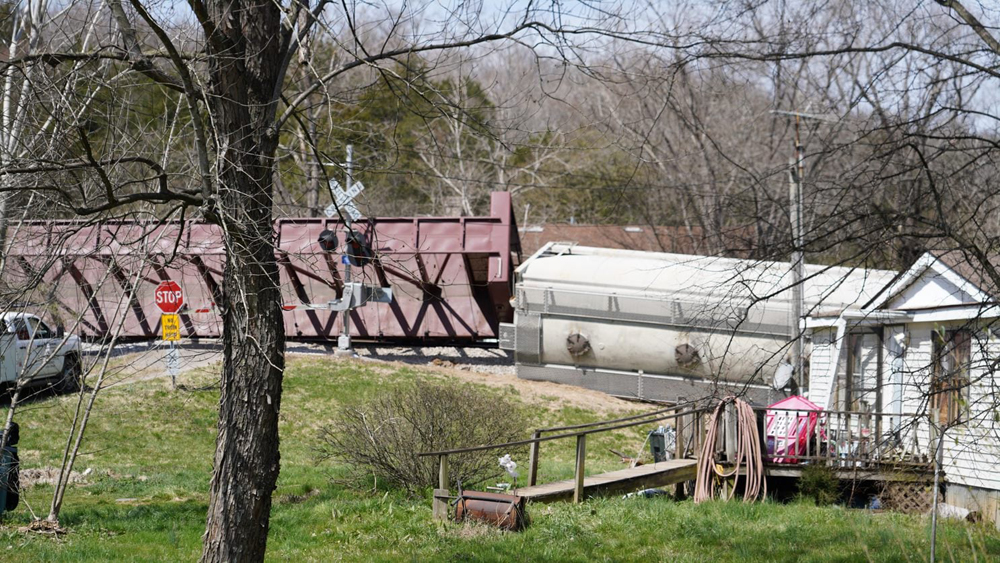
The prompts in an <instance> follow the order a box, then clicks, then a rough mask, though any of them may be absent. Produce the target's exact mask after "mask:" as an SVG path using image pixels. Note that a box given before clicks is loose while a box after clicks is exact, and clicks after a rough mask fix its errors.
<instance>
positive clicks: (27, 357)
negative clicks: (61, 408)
mask: <svg viewBox="0 0 1000 563" xmlns="http://www.w3.org/2000/svg"><path fill="white" fill-rule="evenodd" d="M80 359H81V355H80V339H79V337H77V336H74V335H69V336H64V335H63V333H62V330H61V329H60V330H53V329H51V328H49V326H48V325H46V324H45V323H44V322H42V319H40V318H38V317H37V316H35V315H32V314H28V313H3V314H0V386H3V387H8V386H12V385H14V384H15V383H16V382H17V380H18V379H19V378H21V379H24V378H27V379H28V382H29V383H31V384H36V383H43V384H46V385H52V386H53V387H55V388H56V389H57V390H59V391H65V392H70V391H76V390H78V389H79V388H80V376H81V374H82V370H81V363H80Z"/></svg>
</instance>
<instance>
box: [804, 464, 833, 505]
mask: <svg viewBox="0 0 1000 563" xmlns="http://www.w3.org/2000/svg"><path fill="white" fill-rule="evenodd" d="M799 494H800V495H802V496H803V497H805V498H811V499H813V500H814V501H816V506H822V505H826V504H833V503H835V502H837V499H839V498H840V481H839V480H838V479H837V476H836V475H834V473H833V470H832V469H830V468H829V467H827V466H825V465H807V466H806V467H805V469H803V470H802V477H800V478H799Z"/></svg>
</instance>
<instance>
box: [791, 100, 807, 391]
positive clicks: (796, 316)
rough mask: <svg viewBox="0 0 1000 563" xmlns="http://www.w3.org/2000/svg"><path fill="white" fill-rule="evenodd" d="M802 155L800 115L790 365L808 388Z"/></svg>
mask: <svg viewBox="0 0 1000 563" xmlns="http://www.w3.org/2000/svg"><path fill="white" fill-rule="evenodd" d="M803 156H804V155H803V154H802V142H801V138H800V137H799V116H798V115H796V116H795V160H794V161H793V162H792V166H791V167H790V169H789V175H790V177H791V181H790V182H789V184H788V187H789V190H790V192H789V194H788V198H789V204H790V210H789V216H790V219H791V225H792V337H793V338H794V340H792V367H793V368H794V372H795V377H796V379H797V383H798V384H799V388H801V389H809V382H808V381H807V380H806V376H805V364H804V363H803V361H802V356H803V348H804V347H803V345H802V344H803V343H802V328H801V324H802V308H803V299H802V294H803V293H804V292H803V291H802V283H803V280H804V279H805V263H804V261H803V256H802V179H803V177H804V176H805V163H804V162H803V161H804V158H803Z"/></svg>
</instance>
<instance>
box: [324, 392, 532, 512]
mask: <svg viewBox="0 0 1000 563" xmlns="http://www.w3.org/2000/svg"><path fill="white" fill-rule="evenodd" d="M319 437H320V442H321V445H320V447H319V454H320V457H321V459H327V458H333V459H337V460H341V461H345V462H347V463H348V464H349V465H350V466H352V467H353V468H355V469H357V470H359V471H363V472H365V473H367V474H371V473H374V474H375V475H376V476H377V477H378V478H379V479H381V480H385V481H387V482H390V483H393V484H396V485H399V486H401V487H403V488H405V489H406V490H408V491H410V492H416V491H418V490H420V489H424V488H427V487H432V486H436V485H437V480H438V460H437V458H436V457H417V454H418V453H420V452H429V451H438V450H446V449H454V448H462V447H469V446H479V445H485V444H498V443H503V442H512V441H517V440H523V439H525V438H527V437H528V423H527V417H526V415H525V412H524V409H523V408H522V407H521V406H520V405H519V403H517V402H515V401H513V400H512V399H511V398H510V397H509V395H507V394H504V393H500V392H497V391H495V390H492V389H488V388H483V387H478V386H474V385H470V384H456V383H452V382H445V381H427V380H416V381H414V382H412V383H408V384H403V385H398V386H395V387H391V388H388V389H386V390H385V391H382V392H380V393H378V394H377V395H375V396H374V397H373V398H371V399H369V400H367V401H365V402H363V403H361V404H359V405H348V406H344V407H341V408H340V410H339V411H338V412H337V413H336V415H335V416H334V418H333V420H332V421H331V422H330V423H329V424H327V425H325V426H323V427H322V428H321V429H320V436H319ZM526 452H527V448H526V447H523V446H522V447H520V448H510V449H504V450H502V451H501V450H487V451H482V452H471V453H465V454H457V455H449V456H448V473H449V475H450V483H449V486H450V487H452V488H453V487H454V483H455V481H456V480H459V479H460V480H461V481H462V483H463V486H465V485H472V484H475V483H481V482H483V481H485V480H487V479H496V478H498V477H500V476H501V474H504V471H503V469H501V468H500V466H499V465H498V463H497V458H498V457H499V456H501V455H503V454H508V453H509V454H511V456H514V457H515V458H519V459H525V458H524V457H523V456H524V454H525V453H526Z"/></svg>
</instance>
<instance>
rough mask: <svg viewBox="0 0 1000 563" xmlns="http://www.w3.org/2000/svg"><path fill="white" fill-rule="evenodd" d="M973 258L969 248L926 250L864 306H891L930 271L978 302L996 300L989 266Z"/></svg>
mask: <svg viewBox="0 0 1000 563" xmlns="http://www.w3.org/2000/svg"><path fill="white" fill-rule="evenodd" d="M970 258H971V257H970V256H969V255H967V254H966V253H965V252H963V251H959V250H952V251H947V252H926V253H924V255H922V256H921V257H920V258H919V259H918V260H917V261H916V262H914V263H913V265H911V266H910V268H909V269H908V270H906V271H904V272H902V273H901V274H900V275H899V276H897V277H896V278H895V279H894V280H892V281H891V282H890V283H888V284H887V285H886V287H885V288H883V289H882V291H879V292H878V294H877V295H876V296H875V297H874V298H872V300H871V301H869V302H868V303H866V304H865V305H864V306H863V307H862V309H866V310H871V309H882V308H885V307H887V306H889V304H890V303H892V302H893V301H894V300H896V298H897V297H899V296H901V295H902V294H903V293H904V292H906V291H907V290H908V289H909V288H910V287H911V286H913V285H914V284H915V283H917V281H919V280H920V279H921V278H922V277H923V276H924V274H925V273H926V272H928V271H931V272H933V273H934V274H936V275H938V276H941V277H943V278H944V279H945V280H947V282H948V283H950V284H951V286H953V287H954V288H955V290H956V291H959V290H960V291H961V292H962V293H964V294H967V296H968V297H971V298H972V299H974V300H975V301H976V302H980V303H986V302H992V301H995V299H996V295H998V292H997V291H996V290H995V289H992V290H991V288H995V287H996V284H994V283H992V282H991V278H990V277H989V275H987V274H986V268H985V267H984V266H983V265H982V263H981V262H979V261H978V260H974V259H970Z"/></svg>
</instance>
